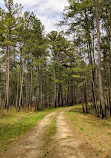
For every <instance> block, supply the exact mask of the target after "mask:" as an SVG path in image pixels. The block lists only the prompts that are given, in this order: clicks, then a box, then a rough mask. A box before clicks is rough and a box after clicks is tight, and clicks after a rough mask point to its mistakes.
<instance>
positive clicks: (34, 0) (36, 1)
mask: <svg viewBox="0 0 111 158" xmlns="http://www.w3.org/2000/svg"><path fill="white" fill-rule="evenodd" d="M14 2H15V3H19V4H22V5H23V7H24V10H25V11H33V12H34V13H35V14H36V15H37V17H38V18H39V19H40V20H41V22H42V24H43V25H44V26H45V31H46V33H48V32H50V31H52V30H58V29H59V28H57V26H55V24H56V23H57V22H59V21H60V20H61V16H62V12H63V9H64V7H65V6H67V5H68V2H67V0H14ZM0 6H2V7H3V0H0Z"/></svg>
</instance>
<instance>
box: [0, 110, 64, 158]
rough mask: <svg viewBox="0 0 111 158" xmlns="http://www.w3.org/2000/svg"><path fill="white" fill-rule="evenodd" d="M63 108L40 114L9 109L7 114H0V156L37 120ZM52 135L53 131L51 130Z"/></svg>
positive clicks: (3, 112)
mask: <svg viewBox="0 0 111 158" xmlns="http://www.w3.org/2000/svg"><path fill="white" fill-rule="evenodd" d="M60 109H63V108H57V109H51V110H46V111H42V112H36V113H35V112H29V111H27V112H24V111H22V112H20V113H16V112H15V111H14V110H13V109H11V110H10V111H9V112H8V113H7V112H6V111H2V113H0V155H1V154H2V152H4V151H5V150H7V147H8V145H9V144H10V143H12V142H13V141H15V140H17V139H18V138H19V137H20V136H21V135H23V134H25V133H26V132H27V131H29V130H30V129H31V128H32V127H33V126H34V125H35V124H36V123H37V122H38V121H39V120H41V119H42V118H44V116H46V115H47V114H48V113H51V112H54V111H56V110H60ZM51 132H52V133H53V130H52V129H51Z"/></svg>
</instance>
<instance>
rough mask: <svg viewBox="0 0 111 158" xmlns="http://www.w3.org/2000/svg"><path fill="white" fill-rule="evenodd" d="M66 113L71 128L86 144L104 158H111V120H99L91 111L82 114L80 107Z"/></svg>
mask: <svg viewBox="0 0 111 158" xmlns="http://www.w3.org/2000/svg"><path fill="white" fill-rule="evenodd" d="M66 113H67V115H68V117H69V118H70V119H71V122H72V123H73V128H75V129H76V131H77V132H78V133H79V134H80V137H81V138H83V139H85V141H86V143H87V144H89V145H90V144H91V146H92V147H94V148H95V149H99V150H100V151H101V152H102V154H104V156H105V157H111V119H108V120H101V119H100V118H97V117H96V115H95V113H94V111H92V110H90V111H89V114H83V113H82V107H81V105H77V106H75V107H74V108H73V109H72V110H70V111H68V112H66ZM107 115H108V114H107Z"/></svg>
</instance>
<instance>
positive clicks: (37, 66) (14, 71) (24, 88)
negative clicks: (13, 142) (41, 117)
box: [0, 0, 111, 119]
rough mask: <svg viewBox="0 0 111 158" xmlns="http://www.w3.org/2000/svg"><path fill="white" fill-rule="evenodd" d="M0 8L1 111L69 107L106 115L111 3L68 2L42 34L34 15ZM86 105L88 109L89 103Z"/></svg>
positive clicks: (110, 88)
mask: <svg viewBox="0 0 111 158" xmlns="http://www.w3.org/2000/svg"><path fill="white" fill-rule="evenodd" d="M4 4H5V8H2V7H0V110H1V109H2V108H5V109H6V110H7V111H8V110H9V108H10V107H15V109H16V111H17V112H19V111H20V109H21V108H26V109H30V110H34V111H37V110H43V109H45V108H52V107H55V108H56V107H61V106H72V105H74V104H78V103H81V104H82V107H83V112H84V113H85V112H86V113H88V112H89V110H90V109H93V110H94V111H95V113H96V115H97V117H102V118H103V119H105V118H106V117H107V112H108V113H110V115H111V2H110V0H79V1H78V0H68V6H67V7H65V9H64V11H63V17H62V20H61V21H60V22H58V23H59V24H58V27H60V28H61V30H62V31H61V32H58V31H55V30H54V31H51V32H49V33H48V34H47V35H46V34H45V31H44V29H45V28H44V26H43V25H42V23H41V21H40V19H38V17H37V15H35V14H34V13H33V12H27V11H26V12H23V7H22V6H21V4H17V3H14V2H13V0H4ZM89 103H90V108H89V106H88V104H89Z"/></svg>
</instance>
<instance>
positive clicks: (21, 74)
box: [18, 61, 25, 112]
mask: <svg viewBox="0 0 111 158" xmlns="http://www.w3.org/2000/svg"><path fill="white" fill-rule="evenodd" d="M24 66H25V63H24V61H23V66H22V70H21V72H20V76H21V77H20V98H19V105H18V112H19V111H20V107H21V101H22V99H23V78H24Z"/></svg>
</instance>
